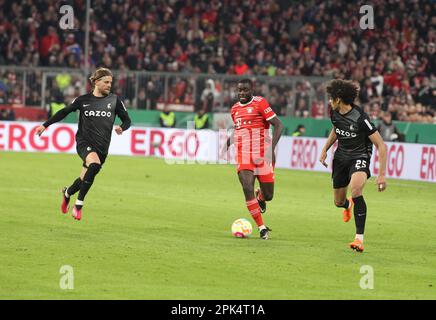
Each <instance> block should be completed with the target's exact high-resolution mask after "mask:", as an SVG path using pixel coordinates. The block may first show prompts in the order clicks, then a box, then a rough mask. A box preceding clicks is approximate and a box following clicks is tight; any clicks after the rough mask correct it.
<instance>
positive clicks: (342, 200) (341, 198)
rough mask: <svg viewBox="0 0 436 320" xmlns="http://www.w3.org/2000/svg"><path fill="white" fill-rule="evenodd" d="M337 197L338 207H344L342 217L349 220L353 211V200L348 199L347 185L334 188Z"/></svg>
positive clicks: (336, 204) (345, 220)
mask: <svg viewBox="0 0 436 320" xmlns="http://www.w3.org/2000/svg"><path fill="white" fill-rule="evenodd" d="M333 193H334V197H335V200H334V201H335V206H336V207H338V208H344V211H343V212H342V219H343V220H344V222H348V221H350V219H351V211H352V209H353V200H352V199H351V197H350V199H347V187H343V188H336V189H333Z"/></svg>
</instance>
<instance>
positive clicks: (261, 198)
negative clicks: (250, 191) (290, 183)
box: [256, 181, 274, 213]
mask: <svg viewBox="0 0 436 320" xmlns="http://www.w3.org/2000/svg"><path fill="white" fill-rule="evenodd" d="M259 185H260V188H259V189H257V190H256V199H257V201H258V202H259V206H260V210H261V212H262V213H264V212H265V211H266V202H267V201H271V200H272V199H273V197H274V182H261V181H259Z"/></svg>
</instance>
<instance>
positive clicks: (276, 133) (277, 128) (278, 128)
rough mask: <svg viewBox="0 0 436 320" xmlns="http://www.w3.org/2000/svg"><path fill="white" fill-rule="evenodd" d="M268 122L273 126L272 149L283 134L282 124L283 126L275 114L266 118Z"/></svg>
mask: <svg viewBox="0 0 436 320" xmlns="http://www.w3.org/2000/svg"><path fill="white" fill-rule="evenodd" d="M268 122H269V123H271V125H272V126H273V127H274V130H273V137H272V147H273V150H274V149H275V147H276V145H277V143H278V142H279V140H280V137H281V136H282V134H283V129H284V126H283V123H282V121H281V120H280V119H279V117H277V116H275V117H273V118H272V119H270V120H268Z"/></svg>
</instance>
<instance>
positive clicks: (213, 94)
mask: <svg viewBox="0 0 436 320" xmlns="http://www.w3.org/2000/svg"><path fill="white" fill-rule="evenodd" d="M217 96H218V92H217V90H216V88H215V82H214V81H213V80H212V79H208V80H206V88H205V89H204V90H203V92H202V93H201V97H200V100H201V109H204V110H205V112H211V111H214V106H215V99H216V98H217Z"/></svg>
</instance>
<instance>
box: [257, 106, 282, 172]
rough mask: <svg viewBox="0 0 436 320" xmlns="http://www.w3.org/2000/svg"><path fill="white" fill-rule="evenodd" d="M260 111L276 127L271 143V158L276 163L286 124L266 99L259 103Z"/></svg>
mask: <svg viewBox="0 0 436 320" xmlns="http://www.w3.org/2000/svg"><path fill="white" fill-rule="evenodd" d="M258 111H259V112H260V113H261V114H262V117H263V118H264V119H265V120H266V121H268V122H269V123H270V124H271V125H272V126H273V127H274V129H273V137H272V143H271V158H272V159H271V160H272V163H273V164H275V162H276V155H275V148H276V146H277V143H278V142H279V140H280V137H281V136H282V133H283V129H284V126H283V123H282V121H280V119H279V118H278V117H277V115H276V113H275V112H274V111H273V109H272V108H271V106H270V105H269V103H268V102H267V101H266V99H262V101H261V102H260V103H259V109H258Z"/></svg>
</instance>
